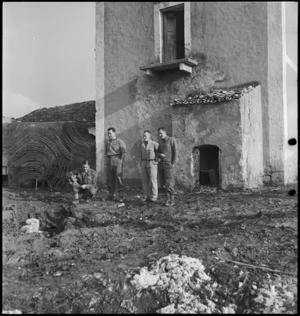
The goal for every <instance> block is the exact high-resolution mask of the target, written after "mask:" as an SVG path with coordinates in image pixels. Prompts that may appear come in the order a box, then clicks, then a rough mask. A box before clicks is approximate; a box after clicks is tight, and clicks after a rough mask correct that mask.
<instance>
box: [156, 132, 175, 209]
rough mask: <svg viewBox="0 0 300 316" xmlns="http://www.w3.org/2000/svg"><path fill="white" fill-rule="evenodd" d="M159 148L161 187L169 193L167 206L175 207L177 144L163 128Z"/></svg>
mask: <svg viewBox="0 0 300 316" xmlns="http://www.w3.org/2000/svg"><path fill="white" fill-rule="evenodd" d="M158 136H159V138H160V139H159V142H158V144H159V146H158V157H159V158H160V161H159V163H158V174H159V180H160V184H161V186H163V187H164V188H165V190H166V192H167V201H166V204H165V205H166V206H173V205H175V201H174V195H175V194H176V193H175V191H174V184H175V183H174V181H175V179H174V166H175V164H176V162H177V152H178V149H177V142H176V140H175V139H174V138H173V137H169V136H168V135H167V132H166V131H165V129H164V128H163V127H160V128H159V129H158Z"/></svg>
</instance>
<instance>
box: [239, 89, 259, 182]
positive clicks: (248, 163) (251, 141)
mask: <svg viewBox="0 0 300 316" xmlns="http://www.w3.org/2000/svg"><path fill="white" fill-rule="evenodd" d="M240 110H241V135H242V139H243V150H242V159H241V161H242V166H243V178H244V181H245V183H244V187H247V188H255V187H258V186H261V185H262V184H263V138H262V136H263V133H262V111H261V87H260V86H257V87H255V88H254V89H253V90H252V91H250V92H248V93H246V94H245V95H244V96H243V97H242V98H241V99H240Z"/></svg>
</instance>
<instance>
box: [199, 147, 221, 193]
mask: <svg viewBox="0 0 300 316" xmlns="http://www.w3.org/2000/svg"><path fill="white" fill-rule="evenodd" d="M199 151H200V171H199V182H200V185H209V186H214V187H218V186H219V147H218V146H215V145H202V146H199Z"/></svg>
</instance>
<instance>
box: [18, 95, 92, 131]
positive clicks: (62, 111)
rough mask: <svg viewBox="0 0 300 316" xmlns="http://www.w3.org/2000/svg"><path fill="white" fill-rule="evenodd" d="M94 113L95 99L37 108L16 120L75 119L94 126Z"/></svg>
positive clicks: (50, 120)
mask: <svg viewBox="0 0 300 316" xmlns="http://www.w3.org/2000/svg"><path fill="white" fill-rule="evenodd" d="M95 113H96V109H95V101H93V100H92V101H85V102H79V103H72V104H67V105H62V106H55V107H51V108H42V109H38V110H35V111H32V112H30V113H29V114H26V115H24V116H22V117H20V118H18V119H17V120H18V121H21V122H59V121H77V122H86V123H87V125H88V126H94V125H95Z"/></svg>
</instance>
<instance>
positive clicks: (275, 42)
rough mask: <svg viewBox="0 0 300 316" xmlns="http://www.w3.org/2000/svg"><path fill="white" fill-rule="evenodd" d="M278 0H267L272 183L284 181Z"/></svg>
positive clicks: (269, 157)
mask: <svg viewBox="0 0 300 316" xmlns="http://www.w3.org/2000/svg"><path fill="white" fill-rule="evenodd" d="M281 9H282V7H281V2H268V51H269V54H268V104H269V106H268V110H269V145H268V148H269V156H268V160H267V161H266V166H267V167H268V169H269V170H270V171H271V176H272V177H271V183H272V184H284V158H285V157H284V156H285V154H284V147H285V146H284V145H285V144H284V142H285V126H284V121H285V115H286V112H285V111H284V105H283V64H282V62H283V55H282V53H283V51H282V50H283V46H282V16H281V13H282V11H281Z"/></svg>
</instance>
